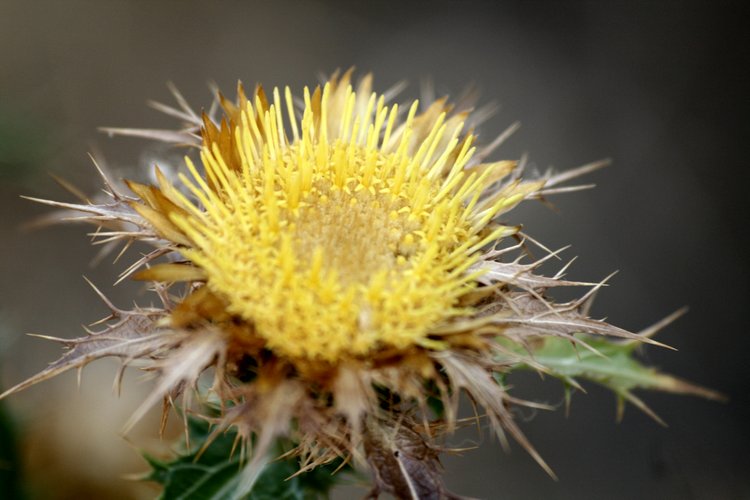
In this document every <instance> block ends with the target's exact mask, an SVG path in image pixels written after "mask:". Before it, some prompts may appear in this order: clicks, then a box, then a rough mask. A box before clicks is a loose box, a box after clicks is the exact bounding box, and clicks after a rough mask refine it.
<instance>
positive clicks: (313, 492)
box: [144, 419, 340, 500]
mask: <svg viewBox="0 0 750 500" xmlns="http://www.w3.org/2000/svg"><path fill="white" fill-rule="evenodd" d="M188 431H189V433H190V448H189V449H185V450H184V451H183V453H180V454H179V455H178V456H177V457H176V458H174V459H173V460H171V461H161V460H158V459H156V458H154V457H151V456H148V455H144V458H145V459H146V461H147V462H148V464H149V465H150V466H151V469H152V470H151V473H150V474H149V475H148V476H147V477H146V479H147V480H150V481H155V482H157V483H160V484H162V485H163V486H164V490H163V492H162V494H161V496H160V498H162V499H164V500H187V499H190V500H193V499H197V500H228V499H230V498H233V495H232V494H233V492H234V491H235V490H236V489H237V487H238V485H239V482H240V479H241V477H240V476H241V475H240V472H241V471H242V464H241V463H240V460H239V453H234V454H232V448H233V446H234V441H235V437H236V434H235V433H234V432H227V433H224V434H221V435H219V436H218V437H217V438H216V439H215V440H214V441H213V442H212V443H211V444H210V445H209V446H208V447H207V448H206V449H205V450H204V451H203V452H202V453H199V450H200V449H201V448H202V447H203V445H204V444H205V442H206V439H207V438H208V436H209V433H210V429H209V426H208V424H207V423H205V422H203V421H201V420H198V419H190V420H189V423H188ZM338 465H340V462H339V463H333V464H328V465H324V466H320V467H318V468H316V469H315V470H313V471H310V472H307V473H305V474H300V475H297V476H294V477H291V476H292V475H294V474H295V473H296V472H297V471H298V465H297V463H296V461H295V460H292V459H290V460H276V461H272V462H270V463H269V464H267V465H266V466H265V468H264V469H263V471H262V472H261V474H260V477H259V478H258V481H257V482H256V484H255V486H254V487H253V490H252V491H251V492H250V494H249V495H248V496H247V497H246V498H247V500H273V499H281V500H314V499H317V498H327V497H328V492H329V491H330V489H331V488H332V487H333V486H334V485H335V484H336V483H337V478H338V477H339V476H338V475H337V476H333V472H334V470H335V469H336V468H337V467H338ZM339 474H340V473H339Z"/></svg>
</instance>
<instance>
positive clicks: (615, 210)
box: [0, 0, 750, 499]
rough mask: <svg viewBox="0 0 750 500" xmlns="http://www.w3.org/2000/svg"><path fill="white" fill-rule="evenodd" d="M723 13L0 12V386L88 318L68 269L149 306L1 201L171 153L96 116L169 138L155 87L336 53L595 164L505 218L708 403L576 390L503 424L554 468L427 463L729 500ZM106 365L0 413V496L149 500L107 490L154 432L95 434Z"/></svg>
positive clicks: (590, 5)
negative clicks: (468, 99) (595, 290)
mask: <svg viewBox="0 0 750 500" xmlns="http://www.w3.org/2000/svg"><path fill="white" fill-rule="evenodd" d="M746 18H747V17H746V13H745V12H743V11H742V10H741V7H740V3H739V2H737V3H736V4H733V3H723V2H578V1H576V2H550V3H546V2H537V1H534V2H524V3H521V2H512V3H505V2H502V3H497V4H496V3H494V2H459V1H454V2H445V1H433V2H424V3H413V4H412V3H406V2H385V1H381V2H367V3H364V2H319V1H308V2H302V1H289V0H279V1H274V2H271V1H268V2H239V1H224V2H202V1H176V0H175V1H159V2H148V1H145V0H144V1H137V0H133V1H114V0H109V1H94V0H88V1H87V0H73V1H66V2H60V1H56V0H48V1H22V0H0V276H1V277H2V279H1V280H0V385H3V386H5V387H8V386H9V385H11V384H13V383H16V382H17V381H19V380H21V379H22V378H25V377H27V376H29V375H31V374H33V373H34V372H36V371H38V370H40V369H42V368H43V367H44V366H46V364H47V363H48V362H50V361H52V360H53V359H56V357H57V356H58V355H59V352H60V350H59V346H57V345H54V344H53V343H51V342H45V341H42V340H38V339H33V338H30V337H26V336H24V335H23V334H24V333H25V332H35V333H44V334H49V335H56V336H61V337H73V336H78V335H79V334H80V333H81V328H80V324H81V323H89V322H91V321H94V320H96V319H98V318H100V317H101V316H103V315H105V314H106V311H105V309H104V307H103V305H102V304H101V303H100V302H99V301H98V299H97V298H96V297H95V295H94V293H93V292H92V291H91V289H90V288H89V287H88V285H86V283H85V281H84V280H83V279H82V275H83V274H85V275H86V276H87V277H88V278H90V279H91V280H92V281H93V282H94V283H96V284H97V285H98V286H99V287H100V288H101V289H102V290H104V291H105V292H106V293H107V294H108V295H109V296H110V297H111V298H112V300H113V301H114V302H115V303H117V304H121V305H123V306H127V305H129V304H130V303H131V302H132V298H133V297H136V300H137V301H138V302H139V304H141V305H148V303H149V302H150V301H152V300H153V299H152V297H151V296H149V295H148V294H145V293H143V291H142V289H141V288H140V287H138V286H137V285H133V284H130V283H123V284H121V285H118V286H116V287H112V286H111V284H112V283H113V282H114V281H115V279H116V276H117V273H118V272H119V271H121V270H123V269H124V267H125V265H126V263H127V262H128V261H127V259H125V260H123V261H122V262H120V263H118V264H116V265H114V266H112V265H110V261H111V258H109V259H108V260H105V261H104V262H103V263H102V264H101V265H99V266H96V267H92V266H90V263H91V261H92V258H93V257H94V255H95V253H96V250H95V249H93V248H91V247H90V246H89V242H88V239H87V237H86V236H85V234H86V233H87V232H88V228H84V227H80V226H73V227H71V226H68V227H55V228H51V229H46V230H43V231H39V232H28V231H23V230H22V229H21V228H22V226H23V225H24V224H25V223H26V222H28V221H29V220H32V219H33V218H34V217H36V216H39V215H41V214H44V213H45V209H44V208H43V207H40V206H37V205H34V204H33V203H31V202H28V201H25V200H22V199H20V198H19V195H22V194H25V195H31V196H39V197H45V198H53V199H63V200H70V197H69V195H68V194H67V193H65V192H64V191H63V190H62V189H60V187H59V186H57V185H56V183H55V182H54V181H53V179H52V178H51V177H50V176H49V175H48V174H49V173H50V172H51V173H54V174H56V175H59V176H63V177H64V178H66V179H68V180H69V181H71V182H72V183H74V184H75V185H77V186H79V187H80V188H81V189H82V190H83V191H85V192H87V193H93V192H96V190H98V189H99V180H98V179H97V178H96V177H95V174H94V170H93V168H92V167H91V164H90V161H89V160H88V158H87V156H86V155H87V153H88V152H95V153H96V154H97V155H100V156H101V157H102V158H104V159H106V161H107V163H108V164H109V165H110V166H111V167H112V168H113V170H115V171H116V172H117V175H118V176H121V177H131V178H132V177H135V178H138V177H141V178H144V177H145V171H146V168H147V167H148V166H149V165H151V164H153V162H154V161H157V160H158V161H159V162H161V163H176V162H178V161H179V160H178V158H179V156H180V155H181V152H180V151H176V150H171V149H164V148H160V147H158V146H156V145H154V144H151V143H147V142H145V141H140V140H136V139H127V138H116V139H112V140H110V139H109V138H107V137H106V136H105V135H102V134H100V133H98V132H97V130H96V128H97V127H98V126H125V127H147V128H159V127H169V126H172V125H173V121H172V120H170V119H169V118H167V117H165V116H163V115H160V114H159V113H157V112H155V111H153V110H150V109H148V108H147V107H146V106H145V103H146V101H147V100H149V99H154V100H158V101H165V102H170V99H171V96H170V94H169V92H168V90H167V88H166V86H165V83H166V82H167V81H172V82H174V83H175V84H176V85H177V86H178V87H179V88H180V89H181V91H182V92H183V93H184V94H185V96H186V97H187V99H188V100H189V102H191V103H192V104H194V105H195V106H196V107H197V108H200V107H201V106H206V107H207V106H208V105H209V104H210V100H211V95H210V92H209V90H208V85H207V84H208V82H216V83H217V84H218V85H219V86H220V87H221V88H223V89H225V90H226V93H227V94H229V95H233V91H234V87H235V85H236V82H237V80H238V79H241V80H242V81H243V82H245V84H246V85H248V86H250V87H251V86H252V85H253V84H254V83H255V82H262V83H263V84H264V85H265V86H267V87H268V86H273V85H286V84H288V85H290V86H291V87H292V89H293V90H296V91H299V90H300V89H301V88H302V86H303V85H314V84H315V83H316V82H317V75H318V74H319V72H325V73H330V72H331V71H333V70H334V69H336V68H347V67H349V66H352V65H354V66H356V67H357V68H358V69H359V70H360V71H363V72H364V71H373V72H374V73H375V80H376V86H377V87H378V88H379V89H380V90H384V89H386V88H388V87H389V86H391V85H393V84H394V83H397V82H398V81H400V80H403V79H405V80H407V81H409V83H410V86H409V87H408V88H407V90H406V91H405V92H404V93H402V95H401V96H400V97H399V98H400V99H408V98H413V97H417V96H418V95H419V89H420V82H421V81H423V80H424V79H425V78H430V79H431V80H432V81H433V82H435V86H436V89H437V92H438V94H449V95H454V96H455V95H457V94H459V93H460V92H461V91H462V90H463V89H464V88H465V87H466V86H467V85H468V84H470V83H474V84H476V85H477V86H478V87H479V88H480V89H481V91H482V96H483V101H482V102H485V103H486V102H490V101H495V102H497V103H498V104H499V106H500V110H499V113H497V114H496V115H495V116H493V117H492V118H491V119H490V120H488V121H487V122H486V123H485V124H484V125H483V127H482V131H481V138H483V139H485V140H490V139H492V138H493V137H494V136H495V135H496V134H498V133H499V132H500V131H502V130H503V129H505V128H506V127H507V126H509V125H510V124H511V123H513V122H514V121H516V120H518V121H520V122H521V123H522V128H521V130H520V131H519V132H517V133H516V134H515V135H514V136H513V138H512V139H511V140H510V141H508V142H507V143H506V145H504V146H503V148H502V150H501V151H500V152H499V153H497V154H496V157H497V158H500V157H502V158H518V157H519V156H520V155H521V154H523V153H529V155H530V160H531V163H532V169H531V171H532V172H533V171H534V170H535V169H536V170H537V171H539V172H543V171H545V170H546V169H547V168H548V167H550V166H554V167H555V168H558V169H562V168H569V167H574V166H578V165H581V164H583V163H586V162H589V161H592V160H597V159H601V158H612V160H613V165H612V167H610V168H607V169H605V170H602V171H599V172H596V173H594V174H593V175H591V176H590V177H589V179H587V180H590V181H592V182H595V183H597V185H598V186H597V187H596V189H594V190H591V191H586V192H583V193H577V194H572V195H563V196H559V197H557V198H555V199H554V200H553V201H554V203H555V209H554V210H550V209H549V208H547V207H544V206H542V205H540V204H537V205H534V204H530V205H527V206H524V207H521V208H520V209H517V210H515V211H514V212H513V222H522V223H523V224H524V226H525V230H526V231H527V232H528V233H529V234H531V235H532V236H534V237H536V238H537V239H539V240H541V241H543V242H544V243H545V244H546V245H548V246H549V247H551V248H559V247H562V246H564V245H567V244H572V245H573V248H572V249H570V250H568V251H566V252H565V254H566V255H567V256H568V257H573V256H576V255H577V256H579V259H578V260H577V262H576V263H575V264H574V265H573V267H572V268H571V270H570V271H569V274H568V276H569V277H572V278H574V279H580V280H584V281H589V280H598V279H601V278H603V277H604V276H606V275H607V274H609V273H610V272H612V271H613V270H620V273H619V274H618V275H617V276H616V277H615V278H614V279H613V280H612V282H611V284H612V286H610V287H609V288H607V289H606V290H604V292H603V293H602V294H600V297H599V298H598V300H597V303H596V304H595V307H594V310H593V314H594V315H595V316H598V317H603V316H607V317H608V319H609V320H610V321H611V322H613V323H615V324H617V325H620V326H623V327H625V328H628V329H630V330H634V331H637V330H639V329H641V328H644V327H646V326H648V325H649V324H651V323H653V322H655V321H656V320H658V319H660V318H662V317H663V316H665V315H667V314H669V313H671V312H672V311H674V310H676V309H677V308H679V307H682V306H683V305H688V306H690V313H689V314H688V315H687V316H686V317H684V318H682V319H681V320H679V321H678V322H677V323H676V324H674V325H672V326H670V327H669V328H668V329H667V330H666V331H664V332H663V333H662V334H661V335H660V340H661V341H663V342H666V343H668V344H670V345H673V346H675V347H677V348H678V349H679V351H678V352H672V351H667V350H658V349H651V348H649V349H648V350H646V351H645V352H644V353H643V354H644V358H645V359H646V360H647V361H648V362H649V363H651V364H653V365H655V366H658V367H660V368H661V369H663V370H664V371H667V372H669V373H673V374H677V375H679V376H681V377H684V378H686V379H689V380H691V381H694V382H697V383H699V384H702V385H705V386H707V387H710V388H713V389H716V390H718V391H721V392H723V393H725V394H727V395H728V396H729V397H730V400H729V402H728V403H726V404H720V403H712V402H708V401H703V400H699V399H694V398H688V397H679V396H672V395H664V394H644V393H641V395H642V396H643V398H644V400H645V401H646V402H647V403H648V404H649V405H650V406H651V407H652V408H653V409H654V410H655V411H656V412H657V413H658V414H659V415H660V416H661V417H662V418H663V419H664V420H666V421H667V423H668V424H669V428H663V427H660V426H659V425H658V424H656V423H655V422H653V421H652V420H650V419H649V418H648V417H647V416H645V415H643V414H641V413H640V412H639V411H637V410H635V409H634V408H632V407H631V408H629V409H628V410H627V411H626V414H625V418H624V421H623V422H622V423H619V424H618V423H616V422H615V404H614V398H613V396H612V395H611V394H609V393H607V392H606V391H603V390H599V389H597V388H596V387H593V386H590V385H589V386H587V387H588V388H589V392H588V394H576V395H575V396H574V398H573V405H572V409H571V414H570V416H569V417H568V418H566V417H565V415H564V411H563V409H562V408H561V409H560V410H559V411H556V412H543V413H536V414H532V413H529V412H523V413H522V414H521V415H519V417H520V418H521V420H523V423H522V427H523V429H524V431H525V432H526V433H527V435H528V437H529V438H530V440H531V441H532V443H534V445H535V446H536V447H537V448H538V450H539V451H540V453H541V454H542V456H544V457H545V459H546V460H547V461H548V462H549V463H550V465H551V466H552V467H553V469H555V471H556V472H557V474H558V476H559V477H560V480H559V482H554V481H552V480H551V479H549V478H548V477H547V476H546V475H545V473H544V472H543V471H542V470H541V469H540V468H539V467H538V466H536V464H535V463H534V462H533V460H532V459H531V458H530V457H528V456H527V455H526V454H525V453H524V452H523V451H522V450H521V449H520V448H519V447H518V446H515V447H514V449H513V452H512V453H511V454H505V453H503V452H502V450H501V449H500V447H499V445H498V444H497V443H496V442H493V441H492V440H490V439H488V438H486V437H485V439H484V440H479V439H478V438H477V436H476V435H475V434H473V433H468V434H466V435H461V436H459V437H457V438H456V444H463V445H466V444H472V443H475V442H477V441H481V442H480V448H479V449H478V450H475V451H471V452H467V453H465V454H464V456H462V457H451V456H449V457H446V459H445V465H446V468H447V483H448V485H449V487H450V488H451V489H452V490H454V491H456V492H460V493H462V494H465V495H469V496H475V497H480V498H490V499H506V498H510V499H538V498H548V499H572V498H575V499H601V498H608V499H631V498H641V499H714V498H716V499H739V498H742V499H746V498H750V477H749V476H748V474H747V472H748V470H750V459H749V458H748V445H749V444H750V439H749V436H748V434H749V431H748V424H749V423H750V397H749V396H748V392H749V391H748V376H747V370H746V365H747V359H748V355H747V353H748V352H750V341H749V340H748V338H750V335H748V333H749V332H748V330H747V326H746V320H745V316H744V313H745V312H746V311H745V309H746V308H747V299H748V293H747V280H748V260H747V258H746V254H747V250H746V249H747V248H748V232H747V223H748V218H747V215H745V214H746V212H745V211H744V210H743V208H744V205H745V203H746V202H747V198H748V196H747V194H746V191H745V190H746V189H747V188H746V186H747V181H748V171H747V169H746V168H744V167H745V162H746V159H745V158H740V154H741V151H743V150H744V149H745V147H744V146H741V144H744V143H743V142H742V141H743V140H745V141H746V139H747V135H748V134H747V133H748V127H747V116H748V111H749V110H748V106H747V104H748V97H747V93H746V90H747V88H748V85H747V84H748V82H747V77H746V75H745V74H744V72H743V71H741V70H743V69H746V66H747V60H748V58H747V49H746V48H745V47H744V46H743V45H742V44H741V37H740V35H741V33H742V31H744V23H745V20H746ZM360 74H362V73H360ZM130 255H131V257H134V254H130ZM115 370H116V365H114V364H108V363H107V362H99V363H96V364H94V365H92V366H90V367H88V368H87V369H86V370H85V371H84V373H83V378H82V385H81V388H80V390H79V389H77V388H76V381H75V374H71V375H69V376H65V377H61V378H59V379H56V380H54V381H50V382H47V383H44V384H42V385H40V386H37V387H35V388H33V389H30V390H28V391H26V392H25V393H23V394H20V395H17V396H14V397H12V398H10V399H9V400H8V401H4V402H3V403H2V407H0V489H2V490H1V491H0V497H3V498H12V496H11V495H12V494H13V492H14V491H20V489H21V488H23V489H24V490H25V491H26V492H27V493H28V494H30V495H31V496H33V497H36V498H71V499H72V498H152V497H154V496H155V495H156V494H157V490H155V489H150V488H149V487H148V486H146V485H144V484H143V483H134V482H132V481H128V480H126V479H124V478H123V475H124V474H125V473H137V472H139V471H143V470H145V468H146V467H145V464H144V463H143V462H142V461H141V459H140V458H139V455H138V452H137V449H138V448H146V449H149V450H159V449H163V448H166V445H165V444H164V443H160V442H159V441H158V439H156V437H155V436H156V430H157V424H156V423H155V422H154V421H153V420H152V421H146V422H143V423H142V424H141V425H140V426H139V427H138V428H137V429H136V431H135V432H134V433H133V434H132V435H130V436H128V440H129V441H126V440H123V439H121V438H120V437H119V436H118V430H119V429H120V428H121V427H122V425H123V423H124V421H125V420H126V419H127V417H128V415H129V411H131V410H132V409H133V408H134V407H135V401H137V400H139V398H140V397H141V396H142V394H143V393H144V392H145V391H147V390H148V384H144V383H139V382H138V380H137V379H138V376H137V374H136V373H133V374H130V375H129V376H128V377H127V380H126V386H125V390H124V391H123V397H122V398H119V399H118V398H116V397H115V396H113V395H111V394H112V391H111V389H110V385H111V381H112V378H113V377H114V373H115ZM513 382H514V383H515V385H516V389H517V395H519V396H522V397H527V398H535V399H537V400H540V401H543V402H547V403H550V404H561V402H562V390H561V387H560V386H559V385H558V384H557V383H556V382H554V381H552V380H549V381H546V382H545V383H543V384H542V383H541V382H540V381H539V380H538V379H537V378H536V377H522V376H521V377H517V378H514V379H513ZM364 491H365V490H363V489H348V490H345V491H343V492H340V493H339V494H338V497H339V498H350V497H352V498H356V497H359V496H361V495H363V494H364ZM4 495H5V496H4Z"/></svg>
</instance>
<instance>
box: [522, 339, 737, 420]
mask: <svg viewBox="0 0 750 500" xmlns="http://www.w3.org/2000/svg"><path fill="white" fill-rule="evenodd" d="M575 337H576V339H578V340H579V341H581V342H582V343H585V346H588V347H589V348H588V349H587V348H586V347H585V346H584V345H582V344H578V343H575V344H574V343H573V342H571V341H570V340H566V339H563V338H559V337H545V338H543V339H541V340H540V341H539V343H537V344H534V345H532V346H531V353H530V354H531V358H532V359H533V361H534V362H535V363H536V364H537V365H541V366H542V367H543V368H544V369H545V371H546V373H548V374H550V375H552V376H554V377H557V378H559V379H560V380H562V381H563V382H564V383H565V384H566V402H567V401H569V395H570V388H571V387H573V388H580V384H579V382H578V380H579V379H583V380H589V381H592V382H596V383H597V384H600V385H603V386H604V387H607V388H608V389H610V390H611V391H612V392H614V393H615V394H616V395H617V398H618V418H621V417H622V411H623V408H624V402H625V401H628V402H630V403H632V404H633V405H635V406H636V407H638V408H639V409H641V410H642V411H644V412H645V413H646V414H648V415H649V416H651V417H652V418H654V419H655V420H656V421H657V422H659V423H662V424H663V423H664V422H663V421H662V420H661V419H660V418H659V417H658V416H657V415H656V414H655V413H654V412H653V411H652V410H651V409H650V408H649V407H648V406H646V404H645V403H644V402H643V401H641V399H639V398H638V397H637V396H635V395H634V394H633V390H635V389H649V390H656V391H665V392H672V393H677V394H691V395H695V396H701V397H705V398H708V399H715V400H721V399H724V397H723V396H722V395H721V394H719V393H717V392H714V391H712V390H710V389H706V388H703V387H700V386H697V385H694V384H692V383H690V382H686V381H684V380H681V379H679V378H676V377H673V376H671V375H667V374H664V373H661V372H659V371H658V370H656V369H655V368H652V367H648V366H645V365H644V364H642V363H641V362H640V361H638V360H637V359H636V358H635V357H634V351H635V348H636V347H637V346H638V345H640V344H639V343H637V342H632V341H629V342H622V341H614V340H610V339H607V338H605V337H601V336H598V337H594V336H591V335H583V334H578V335H576V336H575ZM508 347H511V346H510V345H508ZM514 349H515V350H517V351H518V353H519V354H526V355H528V354H529V353H527V352H526V351H525V350H524V349H523V348H520V347H518V346H517V345H516V346H515V347H514ZM516 368H520V369H534V370H537V369H538V368H537V367H533V368H532V367H531V366H530V365H529V364H526V363H520V364H519V365H517V366H516Z"/></svg>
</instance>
